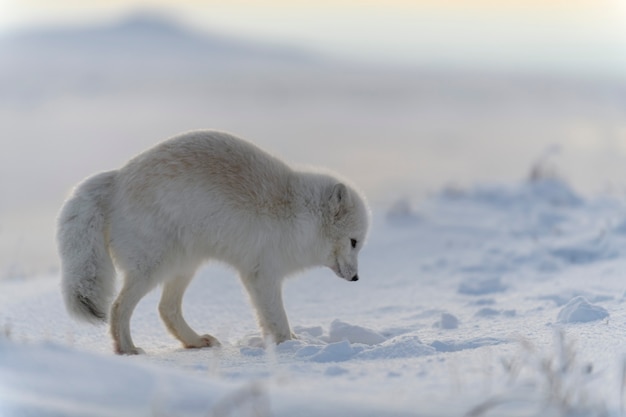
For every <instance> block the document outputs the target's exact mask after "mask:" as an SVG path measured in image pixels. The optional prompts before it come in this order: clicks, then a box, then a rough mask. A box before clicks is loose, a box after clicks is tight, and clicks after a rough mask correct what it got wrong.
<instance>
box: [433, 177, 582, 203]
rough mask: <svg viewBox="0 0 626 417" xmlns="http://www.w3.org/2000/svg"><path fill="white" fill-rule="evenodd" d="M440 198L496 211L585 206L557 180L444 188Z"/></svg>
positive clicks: (574, 193) (564, 183)
mask: <svg viewBox="0 0 626 417" xmlns="http://www.w3.org/2000/svg"><path fill="white" fill-rule="evenodd" d="M441 197H442V198H443V199H445V200H448V201H466V202H470V201H473V202H475V203H478V204H482V205H488V206H492V207H494V208H499V209H510V208H517V209H521V208H527V207H529V206H537V205H547V206H554V207H578V206H580V205H582V204H583V203H584V200H583V199H582V198H581V197H580V196H578V194H576V192H575V191H574V190H573V189H572V188H571V187H570V185H569V184H568V183H567V182H566V181H564V180H562V179H558V178H544V179H538V180H534V181H528V182H525V183H522V184H519V185H517V186H515V187H511V186H501V185H480V186H476V187H474V188H473V189H470V190H459V189H453V190H450V189H447V190H444V191H443V193H442V194H441Z"/></svg>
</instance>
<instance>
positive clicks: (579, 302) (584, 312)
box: [557, 296, 609, 323]
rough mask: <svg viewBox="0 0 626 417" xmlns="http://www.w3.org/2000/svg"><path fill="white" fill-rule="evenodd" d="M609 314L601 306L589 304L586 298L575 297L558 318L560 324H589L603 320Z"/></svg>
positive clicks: (560, 312)
mask: <svg viewBox="0 0 626 417" xmlns="http://www.w3.org/2000/svg"><path fill="white" fill-rule="evenodd" d="M608 316H609V312H608V311H607V310H606V309H605V308H604V307H601V306H599V305H594V304H591V303H589V301H587V299H586V298H585V297H582V296H578V297H574V298H572V299H571V300H570V302H569V303H567V304H566V305H565V306H564V307H563V308H562V309H561V311H559V315H558V316H557V321H558V322H559V323H587V322H590V321H596V320H602V319H604V318H606V317H608Z"/></svg>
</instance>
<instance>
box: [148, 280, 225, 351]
mask: <svg viewBox="0 0 626 417" xmlns="http://www.w3.org/2000/svg"><path fill="white" fill-rule="evenodd" d="M192 278H193V274H188V275H182V276H178V277H176V278H175V279H174V280H172V281H167V282H166V283H165V284H164V285H163V294H162V295H161V301H160V303H159V314H160V315H161V319H163V322H164V323H165V326H166V327H167V329H168V330H169V332H170V333H171V334H172V335H173V336H174V337H175V338H177V339H178V340H180V341H181V342H182V344H183V346H184V347H186V348H188V349H189V348H203V347H215V346H220V342H219V341H218V340H217V339H216V338H215V337H213V336H211V335H209V334H205V335H202V336H200V335H198V334H197V333H196V332H195V331H193V329H192V328H191V327H189V325H188V324H187V322H186V321H185V318H184V317H183V311H182V301H183V295H184V294H185V290H186V289H187V286H188V285H189V283H190V282H191V279H192Z"/></svg>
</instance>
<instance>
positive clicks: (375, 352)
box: [358, 335, 435, 359]
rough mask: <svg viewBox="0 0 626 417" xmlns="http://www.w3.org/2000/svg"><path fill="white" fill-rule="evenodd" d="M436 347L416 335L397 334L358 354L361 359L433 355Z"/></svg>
mask: <svg viewBox="0 0 626 417" xmlns="http://www.w3.org/2000/svg"><path fill="white" fill-rule="evenodd" d="M433 353H435V349H433V348H432V347H430V346H428V345H425V344H423V343H422V342H421V341H420V339H419V338H418V337H417V336H415V335H401V336H396V337H394V338H392V339H389V340H387V341H386V342H384V343H382V344H380V345H379V346H376V347H374V348H372V349H368V350H365V351H363V352H361V353H360V354H359V355H358V358H360V359H383V358H385V359H397V358H413V357H417V356H424V355H432V354H433Z"/></svg>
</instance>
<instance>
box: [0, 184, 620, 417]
mask: <svg viewBox="0 0 626 417" xmlns="http://www.w3.org/2000/svg"><path fill="white" fill-rule="evenodd" d="M625 205H626V204H625V202H624V201H622V200H621V199H620V198H619V197H616V196H597V197H581V196H579V195H577V194H576V193H575V192H574V191H572V189H571V188H570V187H569V186H568V184H567V183H566V182H564V181H561V180H558V179H555V178H552V177H550V176H547V177H545V176H544V177H541V176H540V178H538V179H536V180H535V181H532V182H531V181H529V182H520V183H509V184H481V185H477V186H475V187H469V188H466V189H446V190H443V191H441V192H439V193H436V194H434V195H432V196H430V197H429V198H426V199H424V200H423V201H420V202H419V203H417V204H416V203H413V204H411V203H410V202H408V201H399V202H398V203H397V204H395V205H393V206H392V207H391V208H384V207H377V206H375V207H373V212H374V224H373V228H372V231H371V233H370V236H369V239H368V243H367V245H366V247H365V248H364V250H363V251H362V253H361V268H360V269H361V271H360V276H361V280H360V281H359V282H357V283H350V282H346V281H343V280H339V279H337V278H336V277H334V274H333V273H332V272H331V271H328V270H324V269H319V270H312V271H308V272H306V273H304V274H302V275H301V276H298V277H296V278H295V279H292V280H289V281H287V283H286V286H285V302H286V308H287V312H288V315H289V318H290V321H291V324H292V326H293V328H294V330H295V333H296V334H297V335H298V339H297V340H293V341H289V342H286V343H283V344H281V345H279V346H277V347H275V348H267V349H264V348H262V347H261V345H262V341H261V340H260V338H259V332H258V330H257V327H256V324H255V321H254V317H253V314H252V309H251V307H250V306H249V304H248V301H247V299H246V296H245V294H244V292H243V289H242V286H241V284H240V283H239V282H238V280H237V278H236V277H235V274H234V273H233V272H232V271H231V270H229V269H226V268H224V267H222V266H220V265H209V266H207V267H206V268H205V269H203V270H202V271H201V272H200V273H199V275H198V276H197V277H196V279H195V280H194V282H193V283H192V285H191V287H190V288H189V290H188V292H187V294H186V297H185V301H184V312H185V315H186V316H187V318H188V320H189V322H190V324H191V325H192V327H195V328H196V329H197V330H198V331H201V332H210V333H212V334H214V335H215V336H216V337H218V338H219V339H220V340H221V342H222V343H223V347H222V348H221V349H219V350H217V349H203V350H185V349H182V348H181V347H180V346H179V345H178V343H177V342H176V341H175V340H174V339H173V338H172V337H170V336H169V335H168V334H167V332H166V330H165V328H164V327H163V325H162V324H161V323H160V321H159V318H158V313H157V311H156V304H157V300H158V296H159V293H158V291H155V292H153V293H151V294H150V295H149V296H147V297H146V298H145V299H144V300H142V302H141V303H140V305H139V306H138V308H137V310H136V312H135V314H134V316H133V321H132V330H133V335H134V340H135V342H136V343H137V345H138V346H141V347H142V348H143V349H144V350H145V352H146V354H145V355H140V356H133V357H118V356H115V355H113V353H112V349H111V341H110V337H109V335H108V333H107V329H106V328H105V327H91V326H89V325H84V324H79V323H75V322H73V321H72V320H71V319H70V318H69V317H68V316H67V314H66V312H65V310H64V306H63V304H62V300H61V296H60V291H59V277H58V276H47V277H40V278H28V279H12V280H4V281H1V282H0V305H1V306H2V308H1V309H0V326H2V328H3V332H2V333H3V336H2V337H0V416H159V417H160V416H167V417H170V416H172V417H174V416H175V417H179V416H383V415H384V416H396V415H397V416H404V415H407V416H462V415H468V416H482V415H490V416H491V415H493V416H496V415H498V416H514V415H515V416H518V415H525V416H546V415H558V416H562V415H568V416H574V415H576V416H579V415H594V416H595V415H612V416H620V415H623V412H622V398H623V394H624V392H623V390H624V370H625V369H626V360H625V356H624V354H625V352H626V337H625V334H626V325H625V324H624V323H625V321H626V309H625V308H624V291H625V289H626V281H624V275H625V274H626V210H625Z"/></svg>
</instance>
